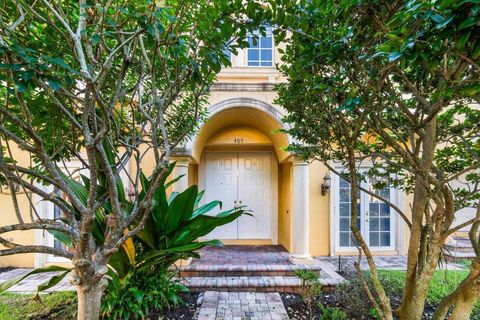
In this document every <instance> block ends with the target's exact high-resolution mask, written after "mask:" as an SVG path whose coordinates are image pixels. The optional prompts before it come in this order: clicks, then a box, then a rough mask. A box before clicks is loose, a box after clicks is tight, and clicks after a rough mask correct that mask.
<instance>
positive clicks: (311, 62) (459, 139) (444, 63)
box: [270, 0, 480, 207]
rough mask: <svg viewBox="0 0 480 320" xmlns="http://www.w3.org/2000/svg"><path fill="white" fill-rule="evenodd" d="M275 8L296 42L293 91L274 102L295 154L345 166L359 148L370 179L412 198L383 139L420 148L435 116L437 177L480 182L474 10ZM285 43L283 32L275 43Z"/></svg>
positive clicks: (452, 5)
mask: <svg viewBox="0 0 480 320" xmlns="http://www.w3.org/2000/svg"><path fill="white" fill-rule="evenodd" d="M270 4H271V10H272V16H273V18H272V19H273V23H275V24H278V25H280V26H282V27H283V29H288V30H290V31H291V33H292V34H291V36H290V37H288V38H286V39H285V40H284V41H285V42H286V43H287V46H286V49H285V54H284V55H282V61H283V64H282V65H281V67H280V70H281V71H282V73H283V75H284V76H285V77H286V78H287V80H288V81H287V82H285V83H283V84H281V85H279V86H278V94H279V95H278V99H277V103H278V104H280V105H282V106H284V107H285V108H286V110H287V111H288V115H287V116H286V117H285V121H286V122H288V123H290V124H291V129H289V130H288V133H289V134H290V135H292V136H294V137H295V138H297V141H298V143H294V144H292V145H291V146H290V147H289V149H290V150H293V151H295V152H297V153H299V154H302V155H304V156H305V157H314V158H317V159H320V160H322V161H324V162H329V161H338V162H340V163H342V164H345V162H346V148H347V147H350V146H353V147H354V149H355V150H356V152H357V153H358V155H359V156H360V157H362V156H363V157H364V159H369V160H371V161H369V165H370V166H371V169H370V170H366V171H364V173H363V174H364V175H367V176H370V177H377V178H381V179H377V180H382V179H383V180H385V181H388V182H389V183H390V184H391V185H392V186H394V187H396V188H399V189H404V190H406V191H407V192H411V191H412V189H413V185H414V176H415V175H414V174H411V172H409V170H403V168H406V167H408V166H409V165H410V164H409V163H408V162H407V161H406V160H405V159H404V157H402V156H400V155H399V154H398V149H395V148H393V143H392V142H391V141H389V140H386V139H387V138H386V137H383V136H378V135H376V134H378V131H379V130H385V131H386V132H388V134H389V138H390V139H393V141H394V142H395V143H398V145H399V146H401V147H403V148H413V147H410V144H411V143H412V140H411V137H412V136H415V135H417V134H418V131H419V130H420V129H419V128H420V126H422V123H423V124H424V122H425V121H424V119H425V118H431V117H432V114H436V113H438V114H439V115H440V116H439V118H438V121H437V132H438V144H437V150H436V153H435V168H436V170H440V172H438V173H437V175H442V176H444V177H446V179H447V177H451V176H455V175H457V174H461V173H462V172H464V170H466V171H468V173H469V175H468V178H467V180H468V181H467V182H468V183H470V184H475V183H477V182H478V181H479V180H480V177H479V175H478V171H475V170H473V169H471V170H469V168H475V167H478V166H479V165H480V163H479V161H480V160H479V157H478V154H480V152H479V151H480V144H479V143H478V141H479V134H478V133H479V132H480V127H479V123H480V122H479V121H478V120H479V117H480V110H478V108H474V107H472V105H473V104H475V103H478V101H479V97H480V96H479V93H480V92H479V91H478V90H477V89H479V88H480V82H479V80H478V79H479V73H480V69H479V67H478V66H479V62H480V56H479V50H480V36H479V35H480V26H479V25H478V23H473V21H479V20H480V4H479V3H478V2H477V1H408V2H399V3H396V4H394V5H393V4H391V3H390V2H389V1H375V2H372V1H353V0H352V1H341V2H340V3H338V2H336V1H298V2H292V1H271V3H270ZM283 37H284V31H279V32H278V33H277V41H278V40H280V39H283ZM423 97H425V99H423ZM426 101H428V103H431V105H428V103H426ZM407 110H410V111H407ZM460 119H461V121H460ZM460 132H461V134H460ZM367 136H370V139H368V140H367V139H365V137H367ZM410 152H413V153H414V151H410ZM368 155H372V156H371V158H369V157H368ZM386 159H388V161H386ZM364 161H366V160H364ZM455 193H456V194H457V195H458V198H457V201H458V206H459V207H461V206H468V205H471V204H472V203H473V202H474V201H475V200H477V198H478V193H475V192H468V188H460V187H459V188H456V190H455Z"/></svg>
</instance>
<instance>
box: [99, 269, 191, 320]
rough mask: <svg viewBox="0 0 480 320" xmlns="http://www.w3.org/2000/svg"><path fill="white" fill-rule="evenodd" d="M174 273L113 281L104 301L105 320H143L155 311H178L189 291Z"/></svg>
mask: <svg viewBox="0 0 480 320" xmlns="http://www.w3.org/2000/svg"><path fill="white" fill-rule="evenodd" d="M175 275H176V273H175V272H173V271H171V270H165V269H162V270H155V269H154V268H152V269H151V270H146V271H142V272H134V273H132V274H131V275H130V276H128V277H127V278H125V279H123V280H119V279H112V281H110V282H109V283H108V287H107V290H106V292H105V295H104V297H103V300H102V309H101V315H102V317H103V318H104V319H114V320H117V319H118V320H119V319H144V318H146V317H147V316H148V314H149V313H150V312H151V311H152V310H161V311H164V310H166V309H171V308H175V307H177V306H178V304H180V303H182V302H183V301H182V300H181V299H180V298H179V295H178V294H179V293H180V292H185V291H187V288H186V287H185V286H184V285H182V284H181V283H180V280H178V279H176V278H175Z"/></svg>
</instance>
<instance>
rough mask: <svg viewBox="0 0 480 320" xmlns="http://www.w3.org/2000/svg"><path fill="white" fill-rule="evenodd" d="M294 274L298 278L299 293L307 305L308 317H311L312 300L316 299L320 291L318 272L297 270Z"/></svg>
mask: <svg viewBox="0 0 480 320" xmlns="http://www.w3.org/2000/svg"><path fill="white" fill-rule="evenodd" d="M295 276H297V278H299V279H300V281H301V287H300V295H301V296H302V299H303V301H304V302H305V304H306V305H307V309H308V314H309V319H313V302H314V301H315V300H317V299H318V298H319V296H320V294H321V293H322V284H321V283H320V274H319V273H318V271H312V270H297V271H295Z"/></svg>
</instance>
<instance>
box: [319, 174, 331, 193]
mask: <svg viewBox="0 0 480 320" xmlns="http://www.w3.org/2000/svg"><path fill="white" fill-rule="evenodd" d="M331 184H332V178H330V173H329V172H327V174H325V177H323V183H322V191H321V194H322V196H324V195H326V194H327V193H328V191H329V190H330V186H331Z"/></svg>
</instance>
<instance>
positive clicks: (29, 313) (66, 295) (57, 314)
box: [0, 292, 77, 320]
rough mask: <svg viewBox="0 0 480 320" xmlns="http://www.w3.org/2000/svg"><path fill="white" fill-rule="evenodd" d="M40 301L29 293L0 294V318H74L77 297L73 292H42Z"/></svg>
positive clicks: (11, 319) (58, 319)
mask: <svg viewBox="0 0 480 320" xmlns="http://www.w3.org/2000/svg"><path fill="white" fill-rule="evenodd" d="M40 297H41V301H35V300H34V299H33V295H31V294H16V293H3V294H0V319H5V320H7V319H8V320H26V319H36V320H43V319H55V320H67V319H68V320H70V319H75V318H76V313H77V312H76V308H77V298H76V293H75V292H55V293H51V294H42V295H41V296H40Z"/></svg>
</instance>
